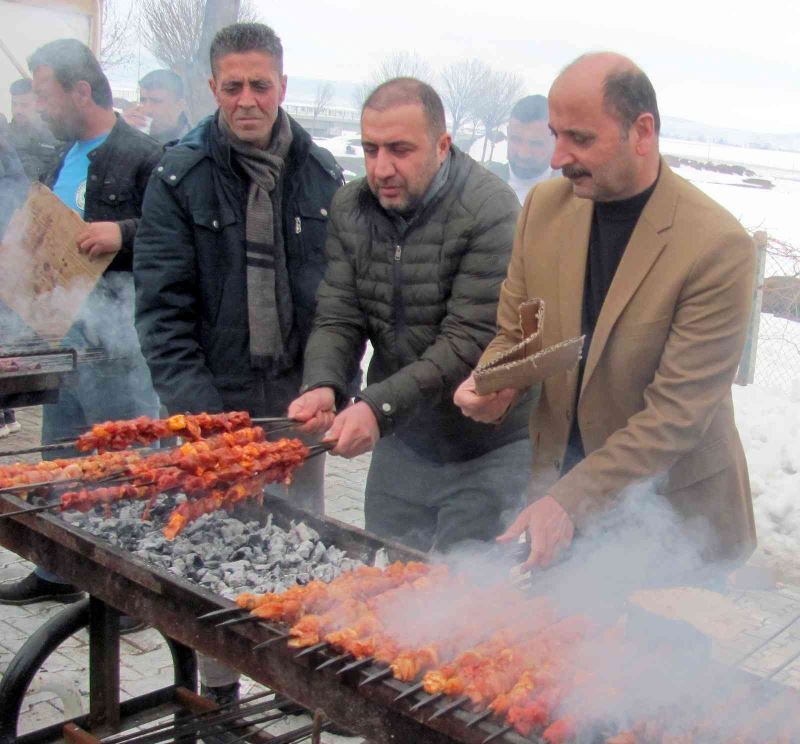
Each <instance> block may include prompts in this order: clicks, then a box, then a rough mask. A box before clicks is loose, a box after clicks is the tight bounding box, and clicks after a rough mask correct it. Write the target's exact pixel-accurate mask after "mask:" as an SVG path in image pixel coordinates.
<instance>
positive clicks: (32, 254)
mask: <svg viewBox="0 0 800 744" xmlns="http://www.w3.org/2000/svg"><path fill="white" fill-rule="evenodd" d="M85 226H86V223H85V222H84V221H83V220H82V219H81V218H80V217H79V216H78V215H77V214H76V213H75V212H74V211H73V210H71V209H70V208H69V207H67V206H66V205H65V204H64V203H63V202H62V201H61V200H60V199H59V198H58V197H57V196H56V195H55V194H54V193H53V192H52V191H50V189H48V188H47V187H46V186H44V185H42V184H40V183H34V184H32V185H31V188H30V190H29V192H28V197H27V199H26V200H25V203H24V204H23V205H22V206H21V207H20V208H19V209H18V210H17V211H16V212H14V214H13V215H12V217H11V221H10V222H9V224H8V227H7V228H6V231H5V233H4V235H3V240H2V242H0V265H2V266H3V271H2V272H0V300H2V301H3V302H4V303H5V304H6V305H8V306H9V307H10V308H11V309H12V310H14V311H15V312H16V313H17V314H18V315H19V316H20V317H21V318H22V320H24V321H25V323H27V324H28V325H29V326H30V327H31V328H32V329H33V330H34V331H36V332H37V333H38V334H39V335H41V336H43V337H44V338H47V339H51V340H55V341H60V340H61V339H63V338H64V336H65V335H66V333H67V331H68V330H69V328H70V326H72V324H73V322H74V321H75V318H76V317H77V315H78V312H79V310H80V308H81V306H82V305H83V303H84V301H85V300H86V297H87V296H88V295H89V293H90V292H91V291H92V288H93V287H94V285H95V284H96V283H97V280H98V279H99V278H100V277H101V276H102V275H103V272H105V270H106V268H108V265H109V264H110V263H111V261H112V259H113V258H114V254H107V255H104V256H101V257H100V258H96V259H90V258H88V257H87V256H85V255H83V254H82V253H80V252H79V251H78V246H77V237H78V235H79V234H80V233H81V232H82V231H83V230H84V228H85Z"/></svg>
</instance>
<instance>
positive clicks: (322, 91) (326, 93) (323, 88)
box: [313, 80, 336, 123]
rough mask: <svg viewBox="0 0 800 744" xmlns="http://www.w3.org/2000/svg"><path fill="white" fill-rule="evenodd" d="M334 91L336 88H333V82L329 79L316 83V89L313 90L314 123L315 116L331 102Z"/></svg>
mask: <svg viewBox="0 0 800 744" xmlns="http://www.w3.org/2000/svg"><path fill="white" fill-rule="evenodd" d="M335 92H336V89H335V88H334V86H333V83H332V82H330V81H329V80H326V81H325V82H324V83H318V84H317V89H316V91H314V106H313V109H314V123H316V121H317V117H318V116H319V115H320V114H321V113H322V111H323V110H324V109H325V107H326V106H327V105H328V104H329V103H330V102H331V99H332V98H333V94H334V93H335Z"/></svg>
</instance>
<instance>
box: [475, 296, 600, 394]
mask: <svg viewBox="0 0 800 744" xmlns="http://www.w3.org/2000/svg"><path fill="white" fill-rule="evenodd" d="M519 323H520V328H521V329H522V341H520V342H519V343H518V344H516V345H515V346H512V347H511V348H510V349H508V350H507V351H504V352H503V353H502V354H500V355H499V356H497V357H495V358H494V359H492V360H491V361H490V362H486V363H485V364H480V365H478V367H477V368H476V369H475V374H474V377H475V389H476V391H477V392H478V394H479V395H488V394H489V393H495V392H497V391H498V390H503V389H505V388H515V389H517V390H527V389H528V388H529V387H530V386H531V385H535V384H536V383H537V382H541V381H542V380H544V379H545V378H547V377H551V376H552V375H557V374H559V373H561V372H566V371H567V370H568V369H571V368H573V367H574V366H575V365H576V364H577V363H578V362H579V361H580V358H581V351H582V349H583V338H584V337H583V336H579V337H577V338H571V339H569V340H567V341H562V342H561V343H558V344H554V345H553V346H548V347H546V348H544V349H543V348H542V332H543V329H544V300H540V299H532V300H527V301H526V302H523V303H522V304H521V305H520V306H519Z"/></svg>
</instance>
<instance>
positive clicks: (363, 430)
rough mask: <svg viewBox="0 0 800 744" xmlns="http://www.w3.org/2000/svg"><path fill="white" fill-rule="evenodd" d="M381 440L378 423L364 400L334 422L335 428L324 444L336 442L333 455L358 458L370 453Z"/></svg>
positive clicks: (324, 440)
mask: <svg viewBox="0 0 800 744" xmlns="http://www.w3.org/2000/svg"><path fill="white" fill-rule="evenodd" d="M380 438H381V432H380V428H379V427H378V421H377V419H376V418H375V414H374V413H373V412H372V409H371V408H370V407H369V406H368V405H367V404H366V403H364V401H363V400H361V401H359V402H358V403H355V404H354V405H352V406H349V407H348V408H345V409H344V411H342V412H341V413H340V414H338V415H337V416H336V418H335V419H334V420H333V426H331V428H330V429H329V430H328V432H327V433H326V434H325V437H324V438H323V440H322V441H323V442H331V441H335V442H336V447H334V448H333V449H332V450H331V454H333V455H340V456H341V457H357V456H358V455H361V454H363V453H364V452H369V451H370V450H371V449H372V448H373V447H374V446H375V444H376V443H377V441H378V440H379V439H380Z"/></svg>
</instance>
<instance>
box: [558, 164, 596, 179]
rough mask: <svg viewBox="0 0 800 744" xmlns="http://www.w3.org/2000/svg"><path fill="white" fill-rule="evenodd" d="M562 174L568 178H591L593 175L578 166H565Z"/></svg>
mask: <svg viewBox="0 0 800 744" xmlns="http://www.w3.org/2000/svg"><path fill="white" fill-rule="evenodd" d="M561 172H562V173H563V174H564V176H565V177H566V178H581V177H582V176H591V175H592V174H591V173H589V171H587V170H586V169H584V168H579V167H578V166H577V165H565V166H564V167H563V168H562V169H561Z"/></svg>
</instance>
